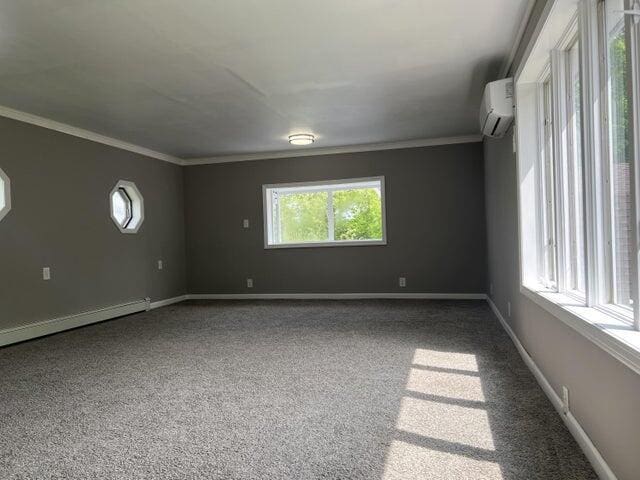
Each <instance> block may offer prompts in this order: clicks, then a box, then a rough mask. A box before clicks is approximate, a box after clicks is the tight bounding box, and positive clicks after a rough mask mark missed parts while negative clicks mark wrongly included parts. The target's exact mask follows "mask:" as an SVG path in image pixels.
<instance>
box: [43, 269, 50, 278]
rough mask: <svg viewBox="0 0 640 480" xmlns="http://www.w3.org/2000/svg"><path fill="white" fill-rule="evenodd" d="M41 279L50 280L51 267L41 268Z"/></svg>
mask: <svg viewBox="0 0 640 480" xmlns="http://www.w3.org/2000/svg"><path fill="white" fill-rule="evenodd" d="M42 279H43V280H51V269H50V268H49V267H43V268H42Z"/></svg>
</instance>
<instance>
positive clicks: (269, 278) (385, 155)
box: [185, 143, 486, 294]
mask: <svg viewBox="0 0 640 480" xmlns="http://www.w3.org/2000/svg"><path fill="white" fill-rule="evenodd" d="M185 170H186V172H185V188H186V203H185V206H186V224H187V262H188V268H187V271H188V290H189V293H196V294H197V293H362V292H367V293H368V292H371V293H380V292H383V293H392V292H406V293H410V292H433V293H484V292H485V285H486V248H485V242H486V238H485V224H484V183H483V162H482V144H480V143H472V144H459V145H446V146H435V147H425V148H414V149H405V150H386V151H376V152H363V153H351V154H340V155H323V156H309V157H299V158H286V159H274V160H261V161H251V162H236V163H225V164H213V165H201V166H190V167H187V168H186V169H185ZM376 175H384V176H385V180H386V205H387V241H388V244H387V245H384V246H356V247H318V248H291V249H269V250H265V249H264V241H263V214H262V185H263V184H269V183H287V182H304V181H314V180H335V179H341V178H357V177H369V176H376ZM245 218H247V219H249V221H250V225H251V227H250V228H249V229H244V228H243V226H242V221H243V219H245ZM400 276H404V277H406V278H407V287H406V288H399V287H398V277H400ZM246 278H253V279H254V288H253V289H247V288H246Z"/></svg>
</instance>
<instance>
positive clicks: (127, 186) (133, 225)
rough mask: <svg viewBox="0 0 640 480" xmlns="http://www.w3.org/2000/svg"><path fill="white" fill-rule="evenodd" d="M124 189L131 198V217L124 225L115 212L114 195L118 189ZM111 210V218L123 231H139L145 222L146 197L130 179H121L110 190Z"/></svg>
mask: <svg viewBox="0 0 640 480" xmlns="http://www.w3.org/2000/svg"><path fill="white" fill-rule="evenodd" d="M120 189H122V190H124V191H125V192H126V194H127V196H128V197H129V199H130V200H131V218H130V220H129V221H128V222H127V223H126V225H125V226H122V225H121V224H120V222H119V221H118V219H117V218H116V216H115V214H114V208H113V195H114V194H115V193H116V192H117V191H118V190H120ZM109 212H110V214H111V220H113V223H114V224H115V226H116V227H117V228H118V230H120V232H121V233H138V230H140V227H141V226H142V224H143V223H144V197H143V196H142V193H140V190H138V187H137V186H136V184H135V183H133V182H130V181H128V180H119V181H118V183H116V186H115V187H113V188H112V189H111V192H109Z"/></svg>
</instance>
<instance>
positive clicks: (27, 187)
mask: <svg viewBox="0 0 640 480" xmlns="http://www.w3.org/2000/svg"><path fill="white" fill-rule="evenodd" d="M0 145H2V154H1V155H0V167H1V168H2V169H3V170H4V171H5V172H6V174H7V175H8V176H9V177H10V179H11V191H12V198H13V202H12V203H13V207H12V209H11V211H10V212H9V214H8V215H7V216H6V217H5V218H4V219H3V220H2V221H0V330H2V329H6V328H11V327H15V326H19V325H25V324H29V323H33V322H37V321H42V320H48V319H51V318H56V317H59V316H65V315H69V314H75V313H79V312H83V311H88V310H94V309H96V308H100V307H105V306H111V305H116V304H120V303H124V302H127V301H131V300H140V299H143V298H145V297H150V298H151V299H152V301H153V300H160V299H165V298H170V297H174V296H177V295H181V294H183V293H185V284H186V283H185V277H186V275H185V238H184V190H183V188H184V182H183V171H182V167H180V166H177V165H173V164H170V163H167V162H163V161H160V160H156V159H150V158H147V157H144V156H141V155H137V154H134V153H131V152H127V151H123V150H119V149H116V148H112V147H108V146H106V145H102V144H98V143H95V142H91V141H87V140H83V139H80V138H77V137H73V136H70V135H65V134H62V133H59V132H55V131H52V130H47V129H44V128H40V127H36V126H33V125H29V124H26V123H21V122H17V121H14V120H10V119H5V118H0ZM120 179H124V180H131V181H133V182H135V183H136V185H137V186H138V188H139V189H140V191H141V193H142V195H143V196H144V203H145V221H144V223H143V225H142V227H141V228H140V231H139V232H138V233H137V234H134V235H132V234H122V233H120V231H119V230H118V229H117V228H116V226H115V225H114V223H113V222H112V220H111V218H110V216H109V192H110V191H111V189H112V188H113V186H114V185H115V184H116V182H117V181H118V180H120ZM158 259H162V260H163V261H164V269H163V270H162V271H159V270H158V269H157V260H158ZM44 266H48V267H50V268H51V276H52V278H51V280H50V281H43V280H42V267H44Z"/></svg>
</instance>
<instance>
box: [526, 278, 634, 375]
mask: <svg viewBox="0 0 640 480" xmlns="http://www.w3.org/2000/svg"><path fill="white" fill-rule="evenodd" d="M520 292H521V293H522V294H523V295H525V296H526V297H527V298H529V299H531V300H532V301H533V302H535V303H536V304H538V305H539V306H540V307H542V308H544V309H545V310H546V311H547V312H549V313H550V314H552V315H553V316H554V317H556V318H558V319H559V320H561V321H562V322H563V323H565V324H566V325H568V326H569V327H571V328H573V329H574V330H576V331H577V332H578V333H580V334H582V335H583V336H585V337H586V338H588V339H589V340H591V341H592V342H593V343H595V344H596V345H598V346H599V347H600V348H602V349H603V350H605V351H606V352H608V353H609V354H611V355H612V356H613V357H615V358H616V359H618V360H619V361H621V362H622V363H624V364H625V365H626V366H628V367H629V368H630V369H632V370H633V371H634V372H636V373H638V374H640V332H639V331H636V330H634V328H633V326H632V325H631V324H629V323H628V322H625V321H623V320H621V319H619V318H617V317H616V316H613V315H610V314H607V313H606V312H604V311H602V310H599V309H596V308H590V307H586V306H585V305H584V304H581V302H580V301H578V300H576V299H575V298H572V297H569V296H567V295H563V294H561V293H556V292H551V291H549V290H547V289H545V288H544V287H536V286H525V285H522V286H521V287H520Z"/></svg>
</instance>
